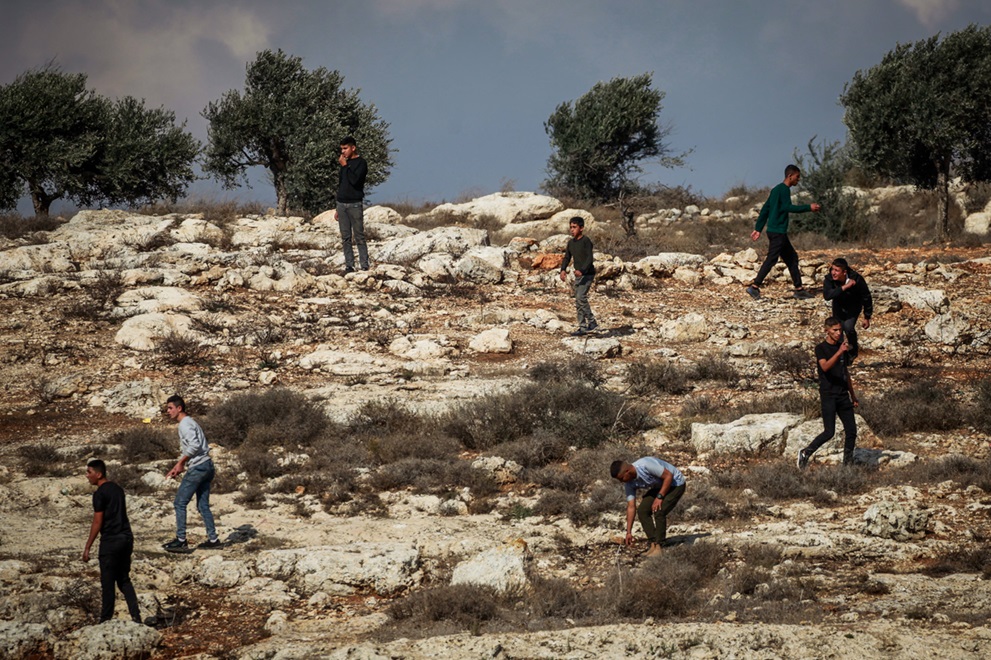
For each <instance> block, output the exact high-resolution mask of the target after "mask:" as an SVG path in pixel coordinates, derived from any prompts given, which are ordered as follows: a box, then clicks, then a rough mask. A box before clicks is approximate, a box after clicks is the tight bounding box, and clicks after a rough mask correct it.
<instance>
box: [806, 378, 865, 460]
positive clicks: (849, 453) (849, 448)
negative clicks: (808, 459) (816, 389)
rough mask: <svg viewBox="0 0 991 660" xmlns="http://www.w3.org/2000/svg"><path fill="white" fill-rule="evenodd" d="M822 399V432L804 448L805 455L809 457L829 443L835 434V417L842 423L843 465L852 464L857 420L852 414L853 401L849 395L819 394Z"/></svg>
mask: <svg viewBox="0 0 991 660" xmlns="http://www.w3.org/2000/svg"><path fill="white" fill-rule="evenodd" d="M820 396H821V397H822V427H823V431H822V433H820V434H819V435H817V436H816V437H815V440H813V441H812V444H811V445H809V446H808V447H806V448H805V453H806V455H808V456H811V455H812V454H814V453H815V451H816V450H817V449H819V447H822V446H823V445H824V444H826V443H827V442H829V441H830V440H831V439H832V438H833V436H834V435H835V434H836V417H837V416H839V418H840V421H841V422H843V434H844V436H845V437H844V441H843V464H844V465H850V464H851V463H853V449H854V447H856V446H857V419H856V418H855V417H854V413H853V401H851V400H850V395H849V394H848V393H844V394H842V395H839V394H821V393H820Z"/></svg>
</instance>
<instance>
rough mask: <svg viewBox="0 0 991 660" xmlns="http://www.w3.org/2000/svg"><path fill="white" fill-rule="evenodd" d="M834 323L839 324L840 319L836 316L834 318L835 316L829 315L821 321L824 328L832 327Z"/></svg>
mask: <svg viewBox="0 0 991 660" xmlns="http://www.w3.org/2000/svg"><path fill="white" fill-rule="evenodd" d="M834 325H840V320H839V319H838V318H836V317H835V316H830V317H829V318H828V319H826V320H825V321H824V322H823V324H822V327H824V328H832V327H833V326H834Z"/></svg>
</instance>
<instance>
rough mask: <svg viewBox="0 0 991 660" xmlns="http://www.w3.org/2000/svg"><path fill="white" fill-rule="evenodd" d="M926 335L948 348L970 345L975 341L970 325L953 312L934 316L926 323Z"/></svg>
mask: <svg viewBox="0 0 991 660" xmlns="http://www.w3.org/2000/svg"><path fill="white" fill-rule="evenodd" d="M925 333H926V336H927V337H929V338H930V339H932V340H933V341H934V342H937V343H939V344H945V345H947V346H957V345H959V344H969V343H970V342H971V341H973V339H974V335H973V331H972V330H971V326H970V323H969V322H967V320H966V319H963V318H961V317H959V316H956V315H954V314H952V313H951V312H947V313H945V314H939V315H937V316H934V317H933V318H932V319H931V320H930V321H929V322H928V323H926V327H925Z"/></svg>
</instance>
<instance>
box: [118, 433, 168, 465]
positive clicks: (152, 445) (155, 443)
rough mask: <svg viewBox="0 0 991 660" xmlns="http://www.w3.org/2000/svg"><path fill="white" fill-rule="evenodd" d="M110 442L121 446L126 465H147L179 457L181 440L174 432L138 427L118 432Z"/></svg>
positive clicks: (122, 457)
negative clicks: (151, 462) (150, 462)
mask: <svg viewBox="0 0 991 660" xmlns="http://www.w3.org/2000/svg"><path fill="white" fill-rule="evenodd" d="M109 441H110V442H111V443H112V444H115V445H120V451H121V459H122V460H123V461H124V462H125V463H145V462H148V461H158V460H164V459H166V458H174V457H176V456H178V455H179V439H178V437H177V436H176V434H175V431H174V430H172V431H171V432H169V431H168V430H166V429H161V428H156V427H153V426H137V427H135V428H132V429H127V430H125V431H117V432H116V433H114V434H113V435H112V436H110V440H109Z"/></svg>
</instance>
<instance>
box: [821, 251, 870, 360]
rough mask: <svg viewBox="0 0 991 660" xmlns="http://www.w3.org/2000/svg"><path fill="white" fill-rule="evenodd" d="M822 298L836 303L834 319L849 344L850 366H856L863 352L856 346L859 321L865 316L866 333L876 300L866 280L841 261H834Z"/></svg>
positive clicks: (823, 287)
mask: <svg viewBox="0 0 991 660" xmlns="http://www.w3.org/2000/svg"><path fill="white" fill-rule="evenodd" d="M822 297H823V298H825V299H826V300H831V301H833V317H834V318H837V319H839V321H840V325H842V326H843V334H844V336H845V337H846V338H847V341H848V342H849V343H850V350H849V351H848V352H847V364H848V365H850V364H853V361H854V360H855V359H856V358H857V354H858V353H859V352H860V345H859V343H858V342H857V317H859V316H860V312H861V311H863V312H864V330H866V329H867V328H869V327H871V317H872V316H873V315H874V298H873V297H871V290H870V288H869V287H868V286H867V280H865V279H864V276H863V275H861V274H860V273H858V272H857V271H855V270H854V269H852V268H850V264H848V263H847V260H846V259H843V258H842V257H840V258H837V259H833V264H832V265H831V266H830V267H829V274H828V275H826V280H825V281H824V282H823V284H822Z"/></svg>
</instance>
